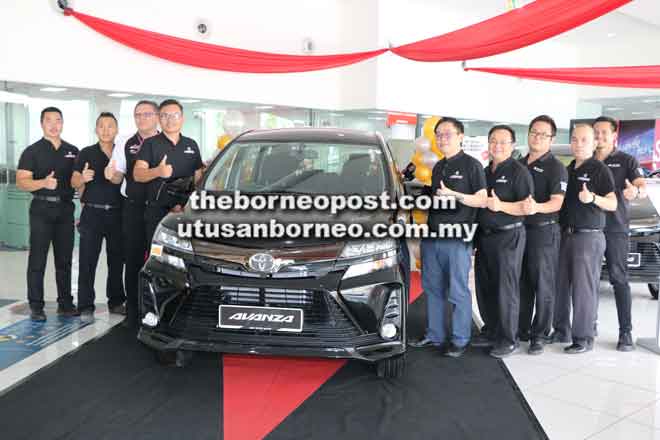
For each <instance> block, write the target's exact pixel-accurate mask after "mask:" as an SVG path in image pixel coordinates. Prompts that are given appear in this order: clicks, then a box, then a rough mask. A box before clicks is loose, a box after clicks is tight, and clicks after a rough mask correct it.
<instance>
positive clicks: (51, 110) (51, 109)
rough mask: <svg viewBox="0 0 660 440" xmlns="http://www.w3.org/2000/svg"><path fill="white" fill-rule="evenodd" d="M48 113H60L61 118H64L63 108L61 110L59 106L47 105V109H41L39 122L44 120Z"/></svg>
mask: <svg viewBox="0 0 660 440" xmlns="http://www.w3.org/2000/svg"><path fill="white" fill-rule="evenodd" d="M46 113H59V114H60V118H64V116H62V110H60V109H59V108H57V107H46V108H45V109H43V110H41V116H40V117H39V122H44V116H46Z"/></svg>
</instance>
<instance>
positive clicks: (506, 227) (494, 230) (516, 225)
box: [481, 222, 523, 235]
mask: <svg viewBox="0 0 660 440" xmlns="http://www.w3.org/2000/svg"><path fill="white" fill-rule="evenodd" d="M522 225H523V222H518V223H511V224H510V225H504V226H499V227H497V228H481V232H482V233H484V234H485V235H490V234H495V233H497V232H503V231H510V230H512V229H516V228H520V227H522Z"/></svg>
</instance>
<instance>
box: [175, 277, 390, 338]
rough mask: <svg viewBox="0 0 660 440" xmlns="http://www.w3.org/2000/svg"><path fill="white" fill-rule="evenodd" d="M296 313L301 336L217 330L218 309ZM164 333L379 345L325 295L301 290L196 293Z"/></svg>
mask: <svg viewBox="0 0 660 440" xmlns="http://www.w3.org/2000/svg"><path fill="white" fill-rule="evenodd" d="M223 304H226V305H241V306H268V307H288V308H300V309H302V310H303V315H304V320H303V329H302V332H300V333H286V334H285V333H282V332H276V331H269V330H254V329H226V328H222V329H221V328H219V327H218V310H219V306H220V305H223ZM165 331H167V333H168V334H170V335H171V336H175V337H181V338H185V339H193V340H199V341H205V342H213V341H222V342H230V343H231V342H235V343H240V344H254V345H294V346H314V347H343V346H346V345H367V344H370V343H378V342H382V341H381V340H380V338H379V336H378V335H374V334H371V335H368V334H364V333H363V332H362V331H361V330H360V329H359V328H358V327H356V326H355V324H354V323H353V322H352V321H351V319H350V318H349V317H348V316H347V315H346V313H345V312H344V311H343V310H342V309H341V307H340V306H339V304H338V303H337V302H336V301H335V299H334V298H333V297H332V295H330V294H329V293H328V292H325V291H320V290H319V291H315V290H302V289H277V288H246V287H233V286H222V287H216V286H213V287H212V286H208V287H200V288H197V289H195V290H194V291H193V292H192V294H190V295H189V296H188V297H187V298H186V299H185V300H184V301H183V303H182V304H180V305H179V309H178V311H176V312H175V314H174V316H173V317H172V319H171V320H170V321H169V325H168V326H167V329H165Z"/></svg>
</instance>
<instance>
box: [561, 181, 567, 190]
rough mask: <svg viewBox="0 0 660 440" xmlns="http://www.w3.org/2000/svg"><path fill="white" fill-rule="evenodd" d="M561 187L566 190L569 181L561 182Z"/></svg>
mask: <svg viewBox="0 0 660 440" xmlns="http://www.w3.org/2000/svg"><path fill="white" fill-rule="evenodd" d="M559 188H561V190H562V191H564V192H566V188H568V183H567V182H559Z"/></svg>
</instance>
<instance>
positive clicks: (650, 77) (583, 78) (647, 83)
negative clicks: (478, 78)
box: [465, 66, 660, 89]
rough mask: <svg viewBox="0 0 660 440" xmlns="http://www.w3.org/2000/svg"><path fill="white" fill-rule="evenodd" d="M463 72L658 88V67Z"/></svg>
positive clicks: (495, 69) (659, 79)
mask: <svg viewBox="0 0 660 440" xmlns="http://www.w3.org/2000/svg"><path fill="white" fill-rule="evenodd" d="M465 70H466V71H468V70H472V71H475V72H487V73H494V74H497V75H507V76H515V77H518V78H526V79H536V80H540V81H553V82H562V83H570V84H581V85H591V86H603V87H630V88H644V89H656V88H660V66H624V67H582V68H579V67H575V68H573V67H571V68H550V69H522V68H499V67H468V68H466V69H465Z"/></svg>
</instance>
